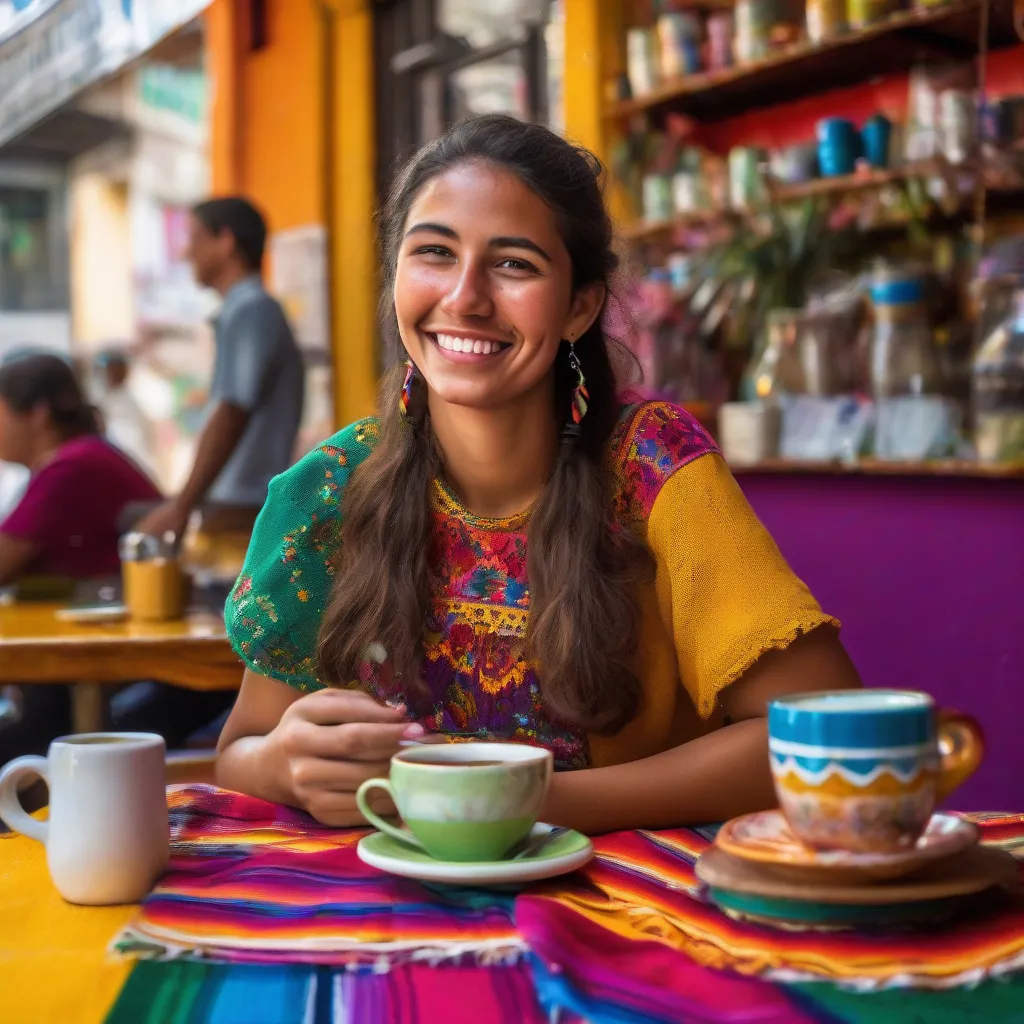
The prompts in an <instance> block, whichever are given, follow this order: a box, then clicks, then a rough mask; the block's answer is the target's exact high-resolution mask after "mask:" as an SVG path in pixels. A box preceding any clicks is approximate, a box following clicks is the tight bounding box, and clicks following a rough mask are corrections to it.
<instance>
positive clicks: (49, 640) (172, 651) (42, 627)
mask: <svg viewBox="0 0 1024 1024" xmlns="http://www.w3.org/2000/svg"><path fill="white" fill-rule="evenodd" d="M61 607H63V606H62V605H60V604H51V603H43V602H17V601H16V602H12V603H9V604H0V683H67V682H85V683H127V682H133V681H134V680H137V679H155V680H158V681H160V682H165V683H172V684H174V685H177V686H184V687H188V688H190V689H195V690H206V689H228V688H231V687H235V686H237V685H238V684H239V682H240V681H241V678H242V665H241V662H240V661H239V659H238V656H237V655H236V654H235V653H234V651H232V649H231V645H230V643H229V642H228V638H227V633H226V632H225V629H224V620H223V617H222V616H221V615H218V614H215V613H212V612H194V613H190V614H189V615H187V616H186V617H185V618H184V619H181V620H178V621H176V622H154V623H142V622H131V621H124V622H91V623H82V622H66V621H62V620H61V619H59V618H58V617H57V614H56V613H57V612H58V610H59V609H60V608H61Z"/></svg>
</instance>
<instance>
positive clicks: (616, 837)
mask: <svg viewBox="0 0 1024 1024" xmlns="http://www.w3.org/2000/svg"><path fill="white" fill-rule="evenodd" d="M970 817H972V818H974V819H976V820H978V824H979V825H980V827H981V830H982V838H983V840H984V841H987V840H988V837H989V836H990V835H991V836H992V837H993V838H994V839H995V840H996V843H997V845H1000V846H1002V847H1003V848H1006V849H1012V850H1015V851H1017V852H1024V844H1022V842H1021V840H1022V839H1024V815H972V816H970ZM709 845H710V843H709V841H708V840H706V839H704V838H703V837H702V836H700V835H699V834H697V833H696V832H695V831H694V830H691V829H674V830H671V831H665V832H658V833H648V832H620V833H615V834H613V835H609V836H603V837H601V838H600V839H598V840H597V841H596V842H595V846H596V849H597V853H598V856H597V858H596V860H595V861H594V862H593V863H592V864H591V865H590V866H589V867H588V868H587V869H585V871H584V872H582V873H581V875H582V876H584V878H585V881H586V883H588V884H586V885H583V884H580V883H579V882H573V881H571V880H569V881H564V880H560V884H558V886H557V888H554V887H552V888H551V889H549V890H548V891H547V892H540V891H538V890H533V891H531V892H529V893H525V894H523V895H521V896H520V897H519V898H518V900H517V901H516V923H517V925H518V926H519V930H520V933H521V934H522V935H523V937H524V938H525V939H526V941H527V943H528V944H529V945H530V946H531V948H534V949H536V948H537V947H538V943H540V942H541V941H542V939H543V922H544V921H545V908H544V907H543V906H542V907H541V908H539V909H538V910H537V912H536V914H534V915H530V917H529V918H527V917H526V916H525V910H526V908H527V907H530V906H531V905H533V904H536V903H540V904H544V905H547V906H548V907H550V905H552V904H554V905H558V906H560V907H563V908H567V909H568V910H570V911H572V912H573V913H574V914H575V915H576V916H577V917H578V918H584V919H586V920H588V921H590V922H592V923H594V924H597V925H600V926H601V927H602V928H604V929H606V930H607V931H609V932H612V933H614V934H616V935H618V936H620V937H622V938H625V939H631V940H636V941H645V940H654V941H656V942H658V943H661V944H663V945H665V946H668V947H669V948H671V949H673V950H677V951H679V952H682V953H685V954H686V955H687V957H689V959H691V960H692V961H693V962H695V963H697V964H700V965H701V966H705V967H713V968H716V969H719V970H730V971H734V972H736V973H739V974H743V975H747V976H757V977H763V978H767V979H771V980H774V981H786V982H797V981H830V982H833V983H836V984H840V985H845V986H849V987H851V988H857V989H860V990H870V989H874V988H881V987H886V986H896V987H936V988H941V987H951V986H957V985H964V984H977V983H978V982H980V981H982V980H983V979H985V978H988V977H998V976H1000V975H1003V974H1007V973H1009V972H1010V971H1013V970H1017V969H1020V968H1022V967H1024V899H1022V898H1021V897H1020V895H1019V894H1018V895H1017V896H1015V897H1007V899H1006V900H1005V901H1004V902H1003V903H1001V904H1000V906H999V907H998V909H995V910H990V911H988V912H979V913H975V914H973V915H970V916H967V915H964V916H961V917H960V918H958V919H957V920H956V921H955V922H952V923H951V924H950V925H949V926H948V927H945V928H941V929H930V930H916V931H906V932H892V931H887V932H884V933H879V934H875V935H868V934H861V933H858V932H851V931H833V932H825V931H785V930H782V929H775V928H768V927H764V926H762V925H757V924H752V923H747V922H741V921H736V920H733V919H732V918H729V917H727V916H725V915H724V914H722V913H721V912H720V911H719V910H718V909H717V908H716V907H714V906H713V905H712V904H711V903H709V902H707V901H706V900H705V899H704V897H703V895H702V887H701V885H700V882H699V881H698V880H697V878H696V876H695V874H694V864H695V863H696V859H697V857H698V856H699V855H700V853H701V852H702V851H703V850H705V849H707V847H708V846H709ZM528 920H529V922H531V923H530V924H528V923H527V921H528ZM1021 1019H1022V1021H1024V1012H1022V1015H1021Z"/></svg>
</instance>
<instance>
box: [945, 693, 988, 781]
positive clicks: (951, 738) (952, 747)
mask: <svg viewBox="0 0 1024 1024" xmlns="http://www.w3.org/2000/svg"><path fill="white" fill-rule="evenodd" d="M938 726H939V728H938V733H939V752H940V754H941V757H942V761H941V764H940V766H939V783H938V797H939V799H940V800H943V799H945V798H946V797H947V796H949V794H950V793H952V792H953V790H955V789H957V788H959V787H960V786H961V785H963V783H965V782H966V781H967V780H968V779H969V778H970V777H971V776H972V775H973V774H974V773H975V771H976V770H977V768H978V765H980V764H981V759H982V758H983V757H984V756H985V734H984V733H983V732H982V729H981V726H980V725H979V724H978V722H977V719H975V718H972V717H971V716H970V715H965V714H963V713H961V712H959V711H946V710H942V711H940V712H939V721H938Z"/></svg>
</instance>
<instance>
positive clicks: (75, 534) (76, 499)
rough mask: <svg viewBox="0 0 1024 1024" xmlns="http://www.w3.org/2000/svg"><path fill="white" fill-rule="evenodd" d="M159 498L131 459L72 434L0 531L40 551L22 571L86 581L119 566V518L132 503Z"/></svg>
mask: <svg viewBox="0 0 1024 1024" xmlns="http://www.w3.org/2000/svg"><path fill="white" fill-rule="evenodd" d="M159 500H160V492H159V491H158V490H157V489H156V487H154V486H153V484H152V483H151V482H150V480H149V479H148V478H147V477H146V476H145V474H144V473H143V472H142V471H141V470H140V469H138V468H137V467H136V466H135V464H134V463H133V462H131V461H130V460H129V459H127V458H126V457H125V456H124V455H122V454H121V453H120V452H119V451H118V450H117V449H116V448H115V447H114V446H113V445H111V444H109V443H108V442H107V441H105V440H104V439H103V438H102V437H99V436H96V435H89V436H86V437H76V438H74V439H73V440H71V441H68V442H66V443H65V444H63V445H61V447H60V448H59V449H58V450H57V454H56V455H55V456H54V457H53V458H52V459H51V460H50V461H49V462H48V463H47V464H46V465H45V466H43V468H42V469H41V470H39V472H38V473H35V474H34V475H33V476H32V478H31V480H29V484H28V487H27V489H26V490H25V494H24V496H23V497H22V499H21V501H20V502H18V504H17V506H15V508H14V511H13V512H11V514H10V515H9V516H8V517H7V518H6V519H5V520H4V521H3V522H2V523H0V533H6V534H7V535H8V536H10V537H18V538H21V539H22V540H28V541H31V542H32V543H33V544H35V545H37V546H38V547H39V549H40V551H39V555H38V557H37V558H36V559H35V560H34V561H33V562H32V564H31V565H30V566H29V567H28V569H27V570H26V572H27V573H28V574H32V575H44V576H68V577H71V578H73V579H87V578H89V577H91V576H105V575H110V574H113V573H116V572H118V571H119V569H120V562H119V559H118V554H117V540H118V533H119V531H118V525H119V516H120V514H121V511H122V510H123V509H124V507H125V506H126V505H128V504H130V503H132V502H140V501H142V502H154V501H159Z"/></svg>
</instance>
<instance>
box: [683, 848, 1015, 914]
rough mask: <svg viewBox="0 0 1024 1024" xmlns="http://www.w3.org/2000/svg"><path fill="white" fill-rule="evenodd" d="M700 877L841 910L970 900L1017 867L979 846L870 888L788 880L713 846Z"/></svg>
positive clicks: (1008, 882)
mask: <svg viewBox="0 0 1024 1024" xmlns="http://www.w3.org/2000/svg"><path fill="white" fill-rule="evenodd" d="M696 873H697V877H698V878H699V879H700V880H701V881H702V882H704V883H705V885H707V886H709V887H711V888H713V889H723V890H727V891H729V892H732V893H743V894H746V895H748V896H762V897H766V898H769V899H779V900H790V901H792V902H794V903H804V904H806V903H826V904H833V905H838V906H891V905H892V904H895V903H921V902H926V901H929V900H943V899H949V898H952V897H955V896H970V895H973V894H974V893H979V892H984V891H985V890H986V889H989V888H991V887H992V886H1006V887H1012V886H1015V885H1016V884H1017V880H1018V863H1017V861H1016V860H1014V858H1013V857H1011V856H1010V854H1008V853H1005V852H1004V851H1002V850H993V849H991V848H990V847H986V846H975V847H972V848H971V849H969V850H965V851H964V852H963V853H961V854H959V855H957V856H956V857H951V858H949V859H947V860H944V861H939V862H937V863H934V864H930V865H928V866H927V867H925V868H923V869H922V870H921V871H920V872H919V873H918V874H916V875H915V876H914V877H913V878H902V879H894V880H891V881H883V882H874V883H872V884H869V885H865V884H863V883H861V884H859V885H858V884H851V883H835V882H833V883H829V882H821V881H816V880H810V879H805V880H803V881H795V880H793V879H790V878H785V877H783V876H781V875H779V874H777V873H776V872H774V871H772V870H771V869H769V868H766V867H765V866H764V865H762V864H758V863H756V862H754V861H749V860H742V859H741V858H739V857H734V856H732V855H731V854H729V853H726V852H725V850H722V849H720V848H719V847H716V846H712V847H711V849H709V850H708V851H707V852H705V853H703V854H702V855H701V856H700V858H699V859H698V861H697V867H696Z"/></svg>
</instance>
